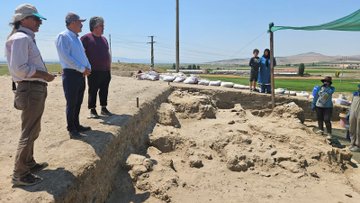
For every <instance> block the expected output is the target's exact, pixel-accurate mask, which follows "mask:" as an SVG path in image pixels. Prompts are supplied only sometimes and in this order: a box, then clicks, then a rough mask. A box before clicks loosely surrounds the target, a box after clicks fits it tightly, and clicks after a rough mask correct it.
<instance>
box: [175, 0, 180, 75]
mask: <svg viewBox="0 0 360 203" xmlns="http://www.w3.org/2000/svg"><path fill="white" fill-rule="evenodd" d="M175 46H176V72H177V73H178V72H179V67H180V48H179V0H176V43H175Z"/></svg>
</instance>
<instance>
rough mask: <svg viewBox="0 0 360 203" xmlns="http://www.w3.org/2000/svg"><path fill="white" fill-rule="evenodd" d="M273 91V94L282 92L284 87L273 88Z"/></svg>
mask: <svg viewBox="0 0 360 203" xmlns="http://www.w3.org/2000/svg"><path fill="white" fill-rule="evenodd" d="M274 92H275V94H284V92H285V89H283V88H276V89H275V90H274Z"/></svg>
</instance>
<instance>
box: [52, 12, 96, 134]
mask: <svg viewBox="0 0 360 203" xmlns="http://www.w3.org/2000/svg"><path fill="white" fill-rule="evenodd" d="M84 21H85V20H83V19H80V17H79V16H78V15H76V14H75V13H68V14H67V16H66V17H65V23H66V27H67V29H66V30H65V31H63V32H61V33H60V34H59V35H58V37H57V39H56V48H57V52H58V55H59V59H60V64H61V67H62V68H63V77H62V81H63V89H64V93H65V98H66V121H67V130H68V131H69V135H70V138H71V139H81V138H82V137H83V135H82V134H80V133H81V132H84V131H88V130H91V128H90V127H85V126H82V125H80V121H79V114H80V108H81V104H82V101H83V98H84V91H85V76H88V75H90V73H91V65H90V63H89V60H88V59H87V57H86V55H85V50H84V47H83V45H82V43H81V41H80V39H79V38H78V37H79V35H78V33H80V32H81V30H82V26H83V25H82V22H84Z"/></svg>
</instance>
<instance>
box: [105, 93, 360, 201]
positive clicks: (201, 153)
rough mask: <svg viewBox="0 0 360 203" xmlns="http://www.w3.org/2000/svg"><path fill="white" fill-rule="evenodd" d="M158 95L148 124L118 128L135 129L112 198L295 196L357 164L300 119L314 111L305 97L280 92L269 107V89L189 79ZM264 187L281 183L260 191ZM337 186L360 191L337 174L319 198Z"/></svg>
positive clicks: (276, 198) (120, 161)
mask: <svg viewBox="0 0 360 203" xmlns="http://www.w3.org/2000/svg"><path fill="white" fill-rule="evenodd" d="M170 92H171V93H170ZM169 95H170V96H169ZM159 98H161V99H158V100H157V101H156V102H154V105H153V106H152V107H151V108H147V109H146V111H145V112H146V113H147V115H146V117H145V118H144V117H142V116H144V115H139V117H138V119H139V121H140V120H141V122H144V124H143V125H137V126H136V133H135V134H134V133H133V130H134V128H131V127H129V128H125V129H124V130H128V131H121V132H120V133H124V134H132V135H131V140H129V142H127V145H126V147H125V146H124V147H122V148H121V149H122V151H120V152H119V151H117V152H114V153H115V154H119V155H118V156H115V157H122V158H121V159H118V160H117V164H119V168H116V170H114V172H113V175H114V176H113V179H112V180H113V181H112V183H113V184H114V185H113V187H112V191H111V192H110V193H109V196H108V197H107V200H106V201H107V202H144V201H146V202H158V201H160V202H191V201H192V202H194V201H196V202H208V201H214V202H223V201H228V200H229V199H228V198H229V196H232V197H233V199H232V200H231V201H229V202H237V200H239V199H243V200H244V202H248V201H253V200H254V199H253V198H254V197H253V196H254V195H255V196H257V197H256V198H255V199H256V200H257V201H260V202H261V201H264V200H267V199H269V197H271V198H270V199H272V200H273V201H280V200H283V199H289V200H294V199H296V198H297V197H298V195H299V194H301V193H303V192H308V193H310V194H309V196H308V197H307V198H308V199H309V200H311V199H312V198H314V197H315V196H316V197H318V196H319V195H318V194H315V193H312V191H311V189H309V187H317V185H318V184H319V182H321V183H322V184H326V183H327V182H329V181H331V180H332V177H333V176H334V177H337V178H339V179H342V180H346V178H345V176H344V172H345V171H349V170H348V169H350V170H352V169H353V168H354V164H353V163H352V162H351V157H352V155H351V153H349V152H348V151H346V150H340V149H335V148H332V147H331V146H330V145H328V143H326V139H324V138H323V137H321V136H316V135H315V134H314V133H313V132H312V130H311V129H309V128H307V127H306V126H304V125H303V124H302V123H303V122H304V121H305V119H312V118H313V117H312V113H311V112H310V111H308V110H307V107H308V106H309V102H308V101H306V100H301V99H294V98H289V97H282V98H278V99H277V107H276V108H275V109H274V110H271V109H270V107H271V104H270V103H269V102H270V97H269V96H267V95H261V94H252V93H246V92H245V93H244V92H240V91H233V92H231V91H227V90H223V89H222V90H219V89H217V90H214V89H198V88H196V89H195V88H189V87H176V88H172V90H169V92H167V93H166V94H164V95H162V96H160V97H159ZM158 107H159V108H158ZM141 111H142V110H141ZM336 111H341V108H338V107H335V112H336ZM134 118H136V117H134ZM334 119H336V116H335V117H334ZM145 122H148V123H145ZM135 123H138V121H136V122H135ZM130 132H131V133H130ZM141 132H146V133H141ZM121 155H122V156H121ZM106 168H107V169H108V167H106ZM114 177H116V178H114ZM240 180H241V181H240ZM264 181H265V182H264ZM289 183H291V184H295V185H296V186H295V187H294V188H288V187H286V185H287V184H289ZM259 187H266V188H276V189H275V190H265V191H254V188H259ZM337 187H344V188H346V189H348V190H349V191H351V192H353V193H354V194H353V193H351V194H352V195H353V196H359V194H358V193H357V192H356V190H355V189H354V188H353V187H350V186H348V185H346V186H345V185H342V183H339V182H337V183H334V184H333V187H329V188H326V189H324V190H320V193H321V195H320V199H322V200H326V199H327V197H326V194H327V193H328V192H335V191H336V190H337V189H336V188H337ZM299 188H300V189H299ZM249 191H251V192H249ZM284 191H286V192H285V194H284ZM342 195H343V194H342ZM339 197H340V196H339ZM303 200H304V199H303Z"/></svg>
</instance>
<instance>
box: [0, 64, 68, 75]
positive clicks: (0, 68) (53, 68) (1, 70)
mask: <svg viewBox="0 0 360 203" xmlns="http://www.w3.org/2000/svg"><path fill="white" fill-rule="evenodd" d="M46 67H47V68H48V70H49V72H51V73H58V72H61V66H60V64H54V63H50V64H46ZM0 75H9V69H8V67H7V65H5V64H1V65H0Z"/></svg>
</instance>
